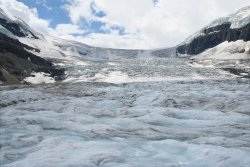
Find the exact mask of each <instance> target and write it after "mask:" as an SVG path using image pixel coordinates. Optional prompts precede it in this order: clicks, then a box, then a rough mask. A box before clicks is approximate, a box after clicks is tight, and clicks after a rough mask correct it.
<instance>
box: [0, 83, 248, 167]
mask: <svg viewBox="0 0 250 167" xmlns="http://www.w3.org/2000/svg"><path fill="white" fill-rule="evenodd" d="M249 90H250V81H249V80H248V79H230V80H224V79H222V80H195V81H191V80H186V81H162V82H144V83H128V84H118V85H114V84H108V83H93V82H92V83H87V82H86V83H61V84H60V83H58V84H53V85H37V86H32V87H27V86H24V87H1V93H0V106H1V109H0V125H1V129H0V133H1V137H0V145H1V148H0V149H1V151H0V162H1V166H3V167H20V166H25V167H39V166H41V167H43V166H53V167H57V166H58V167H59V166H60V167H61V166H65V167H66V166H67V167H68V166H126V167H127V166H129V167H130V166H143V167H145V166H146V167H147V166H148V167H151V166H159V167H161V166H183V167H195V166H197V167H200V166H207V167H210V166H213V167H228V166H237V167H247V166H248V165H249V164H250V159H249V158H248V157H249V154H250V140H249V139H250V117H249V115H250V110H249V108H250V103H249V101H250V91H249Z"/></svg>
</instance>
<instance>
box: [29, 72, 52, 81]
mask: <svg viewBox="0 0 250 167" xmlns="http://www.w3.org/2000/svg"><path fill="white" fill-rule="evenodd" d="M31 75H32V76H30V77H26V78H25V79H24V81H26V82H29V83H32V84H41V83H55V82H56V81H55V79H54V78H53V77H50V74H47V73H44V72H38V73H35V72H32V73H31Z"/></svg>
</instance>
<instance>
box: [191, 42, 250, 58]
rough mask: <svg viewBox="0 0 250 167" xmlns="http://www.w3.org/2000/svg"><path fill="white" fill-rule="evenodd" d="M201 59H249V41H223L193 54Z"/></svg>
mask: <svg viewBox="0 0 250 167" xmlns="http://www.w3.org/2000/svg"><path fill="white" fill-rule="evenodd" d="M194 58H201V59H250V41H247V42H245V41H243V40H238V41H235V42H228V41H226V42H223V43H221V44H219V45H217V46H215V47H213V48H211V49H207V50H206V51H204V52H202V53H201V54H199V55H197V56H194Z"/></svg>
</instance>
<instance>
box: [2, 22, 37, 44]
mask: <svg viewBox="0 0 250 167" xmlns="http://www.w3.org/2000/svg"><path fill="white" fill-rule="evenodd" d="M0 25H2V26H3V27H4V28H5V29H7V30H8V31H10V32H11V33H12V34H14V35H16V36H18V37H27V36H29V37H30V38H34V39H39V38H38V37H37V36H36V35H35V34H34V33H33V32H32V31H30V30H28V29H27V28H25V26H22V24H20V23H16V22H9V21H7V20H5V19H2V18H0Z"/></svg>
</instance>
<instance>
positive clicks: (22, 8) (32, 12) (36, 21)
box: [0, 0, 49, 33]
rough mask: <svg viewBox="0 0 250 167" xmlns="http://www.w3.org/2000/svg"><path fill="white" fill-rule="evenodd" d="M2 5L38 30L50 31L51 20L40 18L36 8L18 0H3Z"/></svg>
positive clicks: (0, 5) (0, 4) (0, 3)
mask: <svg viewBox="0 0 250 167" xmlns="http://www.w3.org/2000/svg"><path fill="white" fill-rule="evenodd" d="M0 7H1V8H3V9H5V11H6V12H9V14H10V15H14V16H17V17H19V18H21V19H22V20H24V21H25V22H26V23H27V24H29V25H30V26H31V27H32V28H33V29H34V30H36V31H38V32H43V33H48V32H49V20H44V19H41V18H39V16H38V12H37V9H36V8H29V7H27V6H26V5H24V4H23V3H21V2H17V1H16V0H1V2H0Z"/></svg>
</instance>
